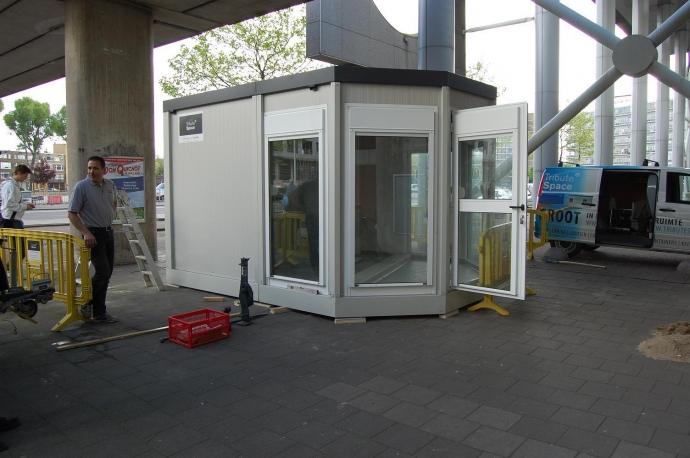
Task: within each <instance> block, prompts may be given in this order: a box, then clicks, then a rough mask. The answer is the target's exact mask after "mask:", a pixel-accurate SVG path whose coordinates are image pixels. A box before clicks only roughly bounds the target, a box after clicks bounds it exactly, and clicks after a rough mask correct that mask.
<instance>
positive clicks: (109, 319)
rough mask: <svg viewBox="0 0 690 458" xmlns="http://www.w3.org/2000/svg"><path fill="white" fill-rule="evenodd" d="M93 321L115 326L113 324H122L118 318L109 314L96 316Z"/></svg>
mask: <svg viewBox="0 0 690 458" xmlns="http://www.w3.org/2000/svg"><path fill="white" fill-rule="evenodd" d="M91 321H93V322H94V323H104V324H113V323H119V322H120V320H118V319H117V318H115V317H114V316H112V315H110V314H108V313H104V314H103V315H98V316H94V317H93V318H91Z"/></svg>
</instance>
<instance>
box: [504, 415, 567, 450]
mask: <svg viewBox="0 0 690 458" xmlns="http://www.w3.org/2000/svg"><path fill="white" fill-rule="evenodd" d="M567 430H568V427H567V426H565V425H561V424H558V423H555V422H547V421H544V420H540V419H538V418H532V417H527V416H523V417H522V418H520V420H519V421H518V422H517V423H515V424H514V425H513V426H512V427H511V428H510V429H509V430H508V431H509V432H511V433H513V434H517V435H518V436H524V437H529V438H531V439H535V440H538V441H541V442H546V443H550V444H553V443H556V441H558V439H560V438H561V436H563V434H564V433H565V432H566V431H567Z"/></svg>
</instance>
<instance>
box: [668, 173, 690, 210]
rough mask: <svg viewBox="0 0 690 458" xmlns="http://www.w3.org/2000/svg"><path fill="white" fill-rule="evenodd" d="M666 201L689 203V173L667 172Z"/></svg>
mask: <svg viewBox="0 0 690 458" xmlns="http://www.w3.org/2000/svg"><path fill="white" fill-rule="evenodd" d="M666 202H672V203H677V204H688V205H690V175H686V174H682V173H673V172H669V173H668V179H667V183H666Z"/></svg>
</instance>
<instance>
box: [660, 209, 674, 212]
mask: <svg viewBox="0 0 690 458" xmlns="http://www.w3.org/2000/svg"><path fill="white" fill-rule="evenodd" d="M659 211H660V212H674V213H675V210H674V209H673V208H660V209H659Z"/></svg>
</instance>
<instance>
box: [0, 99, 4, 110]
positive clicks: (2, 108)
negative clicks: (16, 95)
mask: <svg viewBox="0 0 690 458" xmlns="http://www.w3.org/2000/svg"><path fill="white" fill-rule="evenodd" d="M4 109H5V105H4V104H3V103H2V100H0V113H2V110H4Z"/></svg>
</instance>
